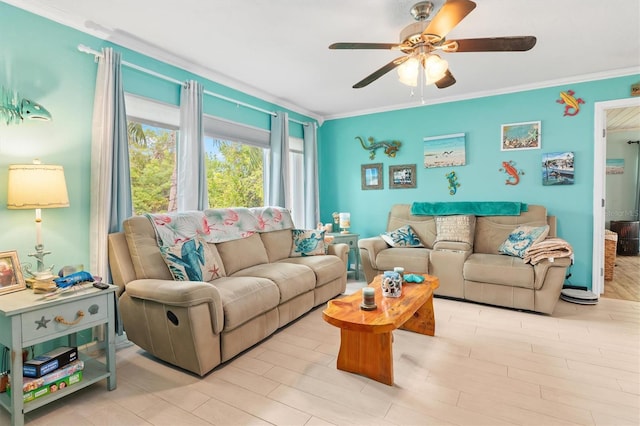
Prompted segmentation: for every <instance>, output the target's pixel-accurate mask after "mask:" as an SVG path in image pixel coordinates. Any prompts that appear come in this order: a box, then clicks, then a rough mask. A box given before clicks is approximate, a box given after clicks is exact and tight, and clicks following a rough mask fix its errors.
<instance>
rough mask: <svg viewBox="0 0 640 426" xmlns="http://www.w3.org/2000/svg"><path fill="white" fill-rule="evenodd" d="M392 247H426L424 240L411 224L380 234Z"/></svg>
mask: <svg viewBox="0 0 640 426" xmlns="http://www.w3.org/2000/svg"><path fill="white" fill-rule="evenodd" d="M380 236H381V237H382V239H383V240H384V241H385V242H386V243H387V244H389V245H390V246H391V247H424V245H423V244H422V241H420V238H419V237H418V234H416V233H415V231H414V230H413V228H411V226H409V225H405V226H401V227H400V228H398V229H396V230H395V231H389V232H385V233H384V234H381V235H380Z"/></svg>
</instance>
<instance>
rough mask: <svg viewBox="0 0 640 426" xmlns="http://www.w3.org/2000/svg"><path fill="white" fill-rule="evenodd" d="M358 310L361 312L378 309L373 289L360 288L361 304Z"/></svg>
mask: <svg viewBox="0 0 640 426" xmlns="http://www.w3.org/2000/svg"><path fill="white" fill-rule="evenodd" d="M360 309H362V310H363V311H373V310H375V309H378V306H377V305H376V293H375V289H374V288H373V287H363V288H362V303H360Z"/></svg>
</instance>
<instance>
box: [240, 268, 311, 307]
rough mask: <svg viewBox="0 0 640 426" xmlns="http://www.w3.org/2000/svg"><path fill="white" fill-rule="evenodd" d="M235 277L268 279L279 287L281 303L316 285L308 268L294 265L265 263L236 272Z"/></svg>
mask: <svg viewBox="0 0 640 426" xmlns="http://www.w3.org/2000/svg"><path fill="white" fill-rule="evenodd" d="M233 276H234V277H260V278H266V279H268V280H270V281H272V282H273V283H275V285H276V286H277V287H278V290H279V292H280V299H279V301H280V303H282V302H286V301H288V300H291V299H293V298H294V297H296V296H299V295H300V294H302V293H306V292H308V291H310V290H313V288H314V287H315V285H316V276H315V274H314V273H313V271H312V270H311V268H309V267H308V266H304V265H296V264H294V263H283V262H277V263H264V264H261V265H255V266H251V267H249V268H245V269H242V270H240V271H238V272H236V273H235V274H234V275H233Z"/></svg>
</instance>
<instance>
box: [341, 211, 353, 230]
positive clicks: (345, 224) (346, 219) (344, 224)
mask: <svg viewBox="0 0 640 426" xmlns="http://www.w3.org/2000/svg"><path fill="white" fill-rule="evenodd" d="M339 217H340V228H350V227H351V214H350V213H340V216H339Z"/></svg>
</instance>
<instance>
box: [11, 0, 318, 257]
mask: <svg viewBox="0 0 640 426" xmlns="http://www.w3.org/2000/svg"><path fill="white" fill-rule="evenodd" d="M0 28H2V44H1V45H0V86H4V87H5V88H8V89H11V90H17V91H18V92H19V93H20V94H21V95H22V96H24V97H26V98H29V99H32V100H34V101H36V102H38V103H40V104H42V105H43V106H44V107H45V108H47V109H48V110H49V112H51V114H52V116H53V120H52V121H50V122H25V123H22V124H19V125H11V126H6V125H5V124H3V123H0V223H1V224H2V228H3V232H2V236H1V237H0V251H4V250H17V251H18V255H19V258H20V262H21V263H22V264H25V263H27V262H29V263H32V264H33V265H35V262H34V259H33V258H31V257H29V256H28V254H29V253H32V252H33V251H34V249H33V247H34V245H35V239H36V236H35V225H34V219H35V213H34V211H33V210H8V209H7V208H6V205H7V191H6V187H7V170H8V166H9V164H17V163H22V164H23V163H31V161H32V160H33V159H34V158H39V159H40V160H41V161H42V162H43V163H48V164H60V165H62V166H63V167H64V170H65V176H66V180H67V189H68V191H69V202H70V207H69V208H64V209H45V210H43V212H42V216H43V242H44V245H45V249H47V250H50V251H52V254H50V255H48V256H46V257H45V263H46V264H47V265H51V264H54V265H56V268H59V267H61V266H63V265H65V264H80V263H81V264H84V265H88V264H89V254H88V251H89V239H88V229H89V202H90V198H89V195H90V194H89V189H90V188H89V185H90V164H91V121H92V112H93V97H94V90H95V78H96V69H97V64H96V63H95V62H94V60H93V57H92V56H90V55H87V54H84V53H81V52H79V51H78V50H77V46H78V45H79V44H85V45H87V46H89V47H90V48H92V49H94V50H97V51H99V50H100V49H101V48H103V47H109V46H112V47H115V49H116V50H117V51H118V52H121V53H122V59H123V61H126V62H130V63H133V64H136V65H139V66H141V67H144V68H147V69H151V70H153V71H155V72H158V73H161V74H164V75H166V76H168V77H171V78H174V79H177V80H180V81H183V80H187V79H196V80H198V81H200V82H201V83H203V85H204V87H205V89H206V90H208V91H211V92H214V93H217V94H220V95H224V96H228V97H231V98H234V99H236V100H238V101H242V102H246V103H248V104H251V105H254V106H257V107H259V108H263V109H265V110H268V111H276V110H285V111H286V109H283V108H282V107H279V106H278V105H274V104H272V103H269V102H265V101H263V100H261V99H257V98H255V97H252V96H249V95H246V94H244V93H241V92H239V91H236V90H233V89H230V88H228V87H225V86H222V85H220V84H217V83H215V82H213V81H210V80H206V79H203V78H201V77H198V76H196V75H194V74H192V73H189V72H187V71H184V70H182V69H179V68H176V67H174V66H171V65H168V64H166V63H162V62H159V61H156V60H154V59H152V58H149V57H147V56H144V55H141V54H138V53H136V52H133V51H131V50H128V49H125V48H122V47H120V46H114V45H112V44H110V43H108V42H105V41H104V40H100V39H98V38H95V37H92V36H89V35H87V34H85V33H83V32H80V31H77V30H74V29H71V28H69V27H66V26H63V25H60V24H58V23H56V22H53V21H50V20H48V19H45V18H42V17H40V16H37V15H34V14H32V13H29V12H26V11H24V10H22V9H19V8H15V7H13V6H10V5H7V4H6V3H2V2H0ZM26 29H28V31H27V30H26ZM122 71H123V82H124V87H125V90H126V91H127V92H129V93H133V94H136V95H141V96H146V97H149V98H152V99H156V100H159V101H163V102H167V103H170V104H174V105H177V104H178V101H179V96H180V88H179V87H178V85H176V84H173V83H170V82H167V81H164V80H161V79H158V78H155V77H151V76H149V75H147V74H144V73H142V72H140V71H136V70H133V69H131V68H127V67H123V69H122ZM204 111H205V112H206V113H208V114H212V115H215V116H218V117H221V118H224V119H228V120H233V121H237V122H240V123H243V124H248V125H251V126H255V127H259V128H262V129H269V128H270V118H269V115H268V114H265V113H262V112H259V111H254V110H251V109H247V108H244V107H238V106H237V105H236V104H231V103H228V102H226V101H222V100H219V99H217V98H213V97H210V96H205V97H204ZM288 112H289V113H290V117H291V118H294V119H296V120H299V121H303V122H306V121H312V119H310V118H309V117H305V116H303V115H300V114H297V113H294V112H292V111H288ZM289 127H290V133H291V135H292V136H297V137H302V126H301V125H299V124H296V123H291V124H290V126H289Z"/></svg>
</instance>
